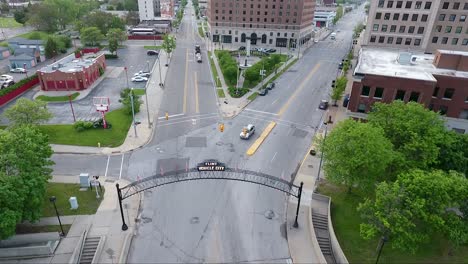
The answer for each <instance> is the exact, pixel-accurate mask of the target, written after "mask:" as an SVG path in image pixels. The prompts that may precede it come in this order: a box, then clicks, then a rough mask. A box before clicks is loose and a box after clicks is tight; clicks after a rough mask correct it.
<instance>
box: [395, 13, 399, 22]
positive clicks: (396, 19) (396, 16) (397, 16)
mask: <svg viewBox="0 0 468 264" xmlns="http://www.w3.org/2000/svg"><path fill="white" fill-rule="evenodd" d="M399 18H400V14H398V13H396V14H393V20H394V21H398V19H399Z"/></svg>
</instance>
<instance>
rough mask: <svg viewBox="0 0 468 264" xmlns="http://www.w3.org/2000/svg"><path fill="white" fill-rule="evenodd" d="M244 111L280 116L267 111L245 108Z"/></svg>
mask: <svg viewBox="0 0 468 264" xmlns="http://www.w3.org/2000/svg"><path fill="white" fill-rule="evenodd" d="M244 110H245V111H250V112H256V113H262V114H267V115H278V114H275V113H270V112H265V111H259V110H254V109H250V108H245V109H244Z"/></svg>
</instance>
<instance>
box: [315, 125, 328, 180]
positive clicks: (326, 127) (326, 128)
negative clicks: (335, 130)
mask: <svg viewBox="0 0 468 264" xmlns="http://www.w3.org/2000/svg"><path fill="white" fill-rule="evenodd" d="M323 124H324V125H325V136H324V137H323V143H322V144H325V140H326V139H327V130H328V123H327V122H324V123H323ZM322 161H323V149H322V153H321V154H320V163H319V169H318V174H317V182H318V181H319V180H320V170H321V169H322Z"/></svg>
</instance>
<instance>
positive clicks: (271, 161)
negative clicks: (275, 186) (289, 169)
mask: <svg viewBox="0 0 468 264" xmlns="http://www.w3.org/2000/svg"><path fill="white" fill-rule="evenodd" d="M276 154H278V152H275V155H273V158H271V160H270V163H273V160H275V158H276Z"/></svg>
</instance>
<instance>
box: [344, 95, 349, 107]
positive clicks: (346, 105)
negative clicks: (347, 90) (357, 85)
mask: <svg viewBox="0 0 468 264" xmlns="http://www.w3.org/2000/svg"><path fill="white" fill-rule="evenodd" d="M348 103H349V94H347V95H345V97H344V99H343V107H348Z"/></svg>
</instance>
